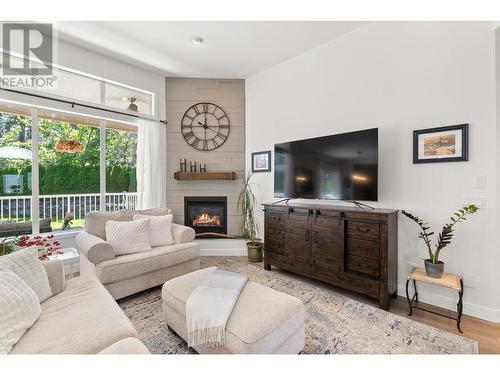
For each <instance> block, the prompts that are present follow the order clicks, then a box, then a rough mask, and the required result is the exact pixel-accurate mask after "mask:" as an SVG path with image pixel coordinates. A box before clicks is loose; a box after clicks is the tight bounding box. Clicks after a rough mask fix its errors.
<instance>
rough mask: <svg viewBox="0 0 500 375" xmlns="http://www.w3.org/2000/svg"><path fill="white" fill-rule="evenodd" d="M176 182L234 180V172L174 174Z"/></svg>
mask: <svg viewBox="0 0 500 375" xmlns="http://www.w3.org/2000/svg"><path fill="white" fill-rule="evenodd" d="M174 179H176V180H235V179H236V173H235V172H231V171H229V172H226V171H214V172H179V171H178V172H174Z"/></svg>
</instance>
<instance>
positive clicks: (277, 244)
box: [264, 238, 285, 255]
mask: <svg viewBox="0 0 500 375" xmlns="http://www.w3.org/2000/svg"><path fill="white" fill-rule="evenodd" d="M264 248H265V249H266V250H271V251H272V252H275V253H279V254H282V255H285V243H284V242H283V241H279V240H276V239H273V238H269V239H266V242H265V246H264Z"/></svg>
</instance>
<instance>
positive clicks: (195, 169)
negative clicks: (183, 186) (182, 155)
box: [189, 162, 198, 173]
mask: <svg viewBox="0 0 500 375" xmlns="http://www.w3.org/2000/svg"><path fill="white" fill-rule="evenodd" d="M197 169H198V167H197V165H196V162H194V164H193V162H189V171H190V172H191V173H193V172H195V173H196V172H197Z"/></svg>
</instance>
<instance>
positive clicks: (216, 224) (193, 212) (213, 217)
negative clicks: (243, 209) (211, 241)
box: [184, 197, 227, 237]
mask: <svg viewBox="0 0 500 375" xmlns="http://www.w3.org/2000/svg"><path fill="white" fill-rule="evenodd" d="M184 225H186V226H188V227H191V228H193V229H194V230H195V232H196V234H197V235H202V236H203V237H207V236H210V235H211V234H212V235H213V236H214V237H217V236H219V235H227V197H184Z"/></svg>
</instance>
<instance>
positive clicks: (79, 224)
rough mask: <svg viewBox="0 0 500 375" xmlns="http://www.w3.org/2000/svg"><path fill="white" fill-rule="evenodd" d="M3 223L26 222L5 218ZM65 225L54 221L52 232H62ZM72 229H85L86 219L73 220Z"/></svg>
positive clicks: (62, 221)
mask: <svg viewBox="0 0 500 375" xmlns="http://www.w3.org/2000/svg"><path fill="white" fill-rule="evenodd" d="M3 221H9V222H13V223H17V222H23V221H24V220H21V219H15V218H12V219H11V220H9V219H8V218H7V219H6V218H4V219H2V220H0V223H1V222H3ZM63 223H64V220H62V219H60V220H58V221H52V224H51V227H52V230H53V231H59V230H61V227H62V226H63ZM70 225H71V229H79V228H84V227H85V219H75V220H72V222H71V224H70Z"/></svg>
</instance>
